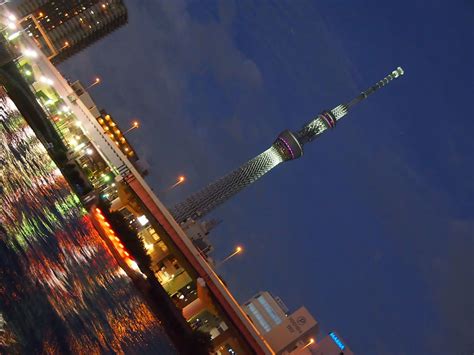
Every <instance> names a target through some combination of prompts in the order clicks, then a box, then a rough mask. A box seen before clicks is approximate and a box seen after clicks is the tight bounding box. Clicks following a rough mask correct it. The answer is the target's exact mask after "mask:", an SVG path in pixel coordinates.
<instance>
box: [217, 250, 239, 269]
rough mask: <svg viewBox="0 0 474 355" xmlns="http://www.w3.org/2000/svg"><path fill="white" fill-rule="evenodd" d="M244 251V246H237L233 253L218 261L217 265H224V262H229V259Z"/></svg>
mask: <svg viewBox="0 0 474 355" xmlns="http://www.w3.org/2000/svg"><path fill="white" fill-rule="evenodd" d="M243 251H244V248H242V247H241V246H237V247H236V248H235V250H234V252H233V253H231V254H229V255H227V256H226V257H225V258H224V259H222V260H221V261H220V262H218V263H217V264H216V267H218V266H222V264H224V263H225V262H227V261H228V260H230V259H232V258H233V257H234V256H236V255H237V254H240V253H242V252H243Z"/></svg>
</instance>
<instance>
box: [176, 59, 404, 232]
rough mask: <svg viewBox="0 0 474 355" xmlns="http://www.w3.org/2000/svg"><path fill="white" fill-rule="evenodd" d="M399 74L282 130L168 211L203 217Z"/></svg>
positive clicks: (179, 218)
mask: <svg viewBox="0 0 474 355" xmlns="http://www.w3.org/2000/svg"><path fill="white" fill-rule="evenodd" d="M401 75H403V69H402V68H400V67H398V68H397V69H396V70H394V71H393V72H392V73H391V74H389V75H387V76H386V77H385V78H383V79H382V80H380V81H379V82H378V83H376V84H375V85H374V86H371V87H370V88H369V89H367V90H366V91H364V92H362V93H361V94H360V95H359V96H357V97H356V98H354V99H353V100H352V101H349V102H348V103H346V104H342V105H339V106H336V107H335V108H333V109H332V110H325V111H323V112H321V113H320V114H319V115H318V116H317V117H316V118H314V119H313V120H312V121H310V122H308V123H307V124H305V125H304V126H303V128H301V129H300V130H299V131H297V132H291V131H289V130H284V131H283V132H281V133H280V134H279V135H278V137H277V139H276V140H275V142H273V144H272V146H271V147H270V148H268V149H267V150H266V151H264V152H263V153H261V154H260V155H258V156H256V157H255V158H253V159H252V160H249V161H248V162H247V163H245V164H243V165H241V166H240V167H239V168H237V169H236V170H234V171H232V172H230V173H229V174H227V175H225V176H223V177H221V178H220V179H218V180H216V181H214V182H213V183H211V184H209V185H208V186H206V187H204V188H203V189H202V190H200V191H198V192H196V193H194V194H192V195H191V196H189V197H188V198H187V199H186V200H184V201H182V202H180V203H178V204H177V205H175V206H174V207H173V208H171V209H170V212H171V214H172V215H173V217H174V218H175V220H176V221H177V222H178V223H181V222H184V221H186V220H187V219H189V218H192V219H194V220H196V219H199V218H201V217H203V216H205V215H206V214H208V213H209V212H211V211H212V210H214V209H215V208H216V207H217V206H219V205H221V204H222V203H224V202H226V201H227V200H229V199H230V198H231V197H232V196H234V195H235V194H237V193H238V192H240V191H241V190H243V189H244V188H245V187H247V186H248V185H250V184H251V183H253V182H255V181H257V180H258V179H260V178H261V177H262V176H264V175H265V174H266V173H268V172H269V171H270V170H272V169H273V168H274V167H276V166H277V165H279V164H280V163H283V162H285V161H288V160H293V159H297V158H299V157H301V156H302V155H303V146H304V145H305V144H307V143H309V142H311V141H313V140H314V139H315V138H316V137H318V136H319V135H321V134H322V133H323V132H325V131H326V130H328V129H330V128H334V127H335V126H336V123H337V121H339V120H340V119H341V118H342V117H344V116H345V115H347V114H348V112H349V110H350V109H351V108H352V107H353V106H355V105H356V104H358V103H359V102H361V101H363V100H365V99H366V98H367V97H368V96H369V95H370V94H373V93H374V92H375V91H377V90H378V89H380V88H382V87H384V86H385V85H387V84H388V83H389V82H390V81H392V80H393V79H396V78H398V77H399V76H401Z"/></svg>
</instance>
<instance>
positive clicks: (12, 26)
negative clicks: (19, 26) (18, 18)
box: [7, 22, 16, 30]
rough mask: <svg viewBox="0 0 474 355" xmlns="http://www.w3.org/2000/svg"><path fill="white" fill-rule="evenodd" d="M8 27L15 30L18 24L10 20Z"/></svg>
mask: <svg viewBox="0 0 474 355" xmlns="http://www.w3.org/2000/svg"><path fill="white" fill-rule="evenodd" d="M7 27H8V28H9V29H10V30H14V29H16V24H15V23H13V22H8V24H7Z"/></svg>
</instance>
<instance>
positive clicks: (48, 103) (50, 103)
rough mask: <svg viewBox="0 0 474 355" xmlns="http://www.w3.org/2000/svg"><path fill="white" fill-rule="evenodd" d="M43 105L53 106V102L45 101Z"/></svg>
mask: <svg viewBox="0 0 474 355" xmlns="http://www.w3.org/2000/svg"><path fill="white" fill-rule="evenodd" d="M44 104H45V105H47V106H49V105H52V104H54V100H53V99H49V100H48V101H46V102H45V103H44Z"/></svg>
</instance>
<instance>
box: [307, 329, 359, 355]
mask: <svg viewBox="0 0 474 355" xmlns="http://www.w3.org/2000/svg"><path fill="white" fill-rule="evenodd" d="M313 354H314V355H354V353H353V352H352V351H351V349H349V347H348V346H347V343H346V342H345V341H344V339H342V337H341V336H340V335H339V334H337V333H336V332H331V333H329V334H328V335H327V336H326V337H324V338H323V339H322V340H321V341H320V342H318V344H317V345H316V346H315V347H314V350H313Z"/></svg>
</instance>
